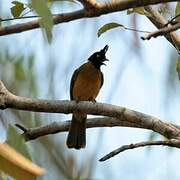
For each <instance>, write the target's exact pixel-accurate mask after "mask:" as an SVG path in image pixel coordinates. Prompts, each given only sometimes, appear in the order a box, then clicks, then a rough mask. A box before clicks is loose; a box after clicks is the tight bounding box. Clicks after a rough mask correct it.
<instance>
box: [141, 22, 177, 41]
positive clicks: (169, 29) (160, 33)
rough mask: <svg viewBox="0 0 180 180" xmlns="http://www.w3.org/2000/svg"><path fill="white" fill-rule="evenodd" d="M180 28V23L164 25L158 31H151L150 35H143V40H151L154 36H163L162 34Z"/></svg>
mask: <svg viewBox="0 0 180 180" xmlns="http://www.w3.org/2000/svg"><path fill="white" fill-rule="evenodd" d="M179 28H180V23H177V24H175V25H173V26H169V27H164V28H161V29H159V30H158V31H155V32H151V33H149V34H148V35H146V36H145V37H141V38H142V39H143V40H149V39H151V38H152V37H154V38H156V37H157V36H162V35H165V34H167V33H170V32H172V31H176V30H177V29H179Z"/></svg>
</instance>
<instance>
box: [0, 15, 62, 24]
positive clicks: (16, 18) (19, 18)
mask: <svg viewBox="0 0 180 180" xmlns="http://www.w3.org/2000/svg"><path fill="white" fill-rule="evenodd" d="M58 15H59V14H52V16H58ZM32 18H41V17H40V16H37V15H32V16H20V17H13V18H0V21H1V22H4V21H14V20H22V19H32Z"/></svg>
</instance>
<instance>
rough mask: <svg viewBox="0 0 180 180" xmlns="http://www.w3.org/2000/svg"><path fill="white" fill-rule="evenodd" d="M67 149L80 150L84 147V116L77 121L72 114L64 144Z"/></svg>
mask: <svg viewBox="0 0 180 180" xmlns="http://www.w3.org/2000/svg"><path fill="white" fill-rule="evenodd" d="M66 144H67V146H68V148H75V149H81V148H85V146H86V116H85V117H84V116H83V117H82V119H77V118H76V116H75V115H74V114H73V117H72V122H71V126H70V129H69V134H68V137H67V142H66Z"/></svg>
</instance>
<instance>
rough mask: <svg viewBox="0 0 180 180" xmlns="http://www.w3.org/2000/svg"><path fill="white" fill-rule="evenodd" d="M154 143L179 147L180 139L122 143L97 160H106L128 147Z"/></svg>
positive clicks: (132, 147)
mask: <svg viewBox="0 0 180 180" xmlns="http://www.w3.org/2000/svg"><path fill="white" fill-rule="evenodd" d="M154 145H155V146H156V145H164V146H169V147H176V148H180V141H179V140H176V139H170V140H166V141H145V142H140V143H136V144H129V145H123V146H121V147H120V148H118V149H116V150H114V151H112V152H110V153H108V154H107V155H105V156H103V157H102V158H101V159H99V161H106V160H108V159H110V158H112V157H113V156H115V155H117V154H119V153H121V152H123V151H126V150H129V149H134V148H139V147H145V146H154Z"/></svg>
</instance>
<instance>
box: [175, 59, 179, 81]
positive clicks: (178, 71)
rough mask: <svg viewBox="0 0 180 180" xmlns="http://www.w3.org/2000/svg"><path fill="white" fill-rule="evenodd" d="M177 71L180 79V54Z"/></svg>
mask: <svg viewBox="0 0 180 180" xmlns="http://www.w3.org/2000/svg"><path fill="white" fill-rule="evenodd" d="M176 71H177V73H178V77H179V80H180V56H178V58H177V66H176Z"/></svg>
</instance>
